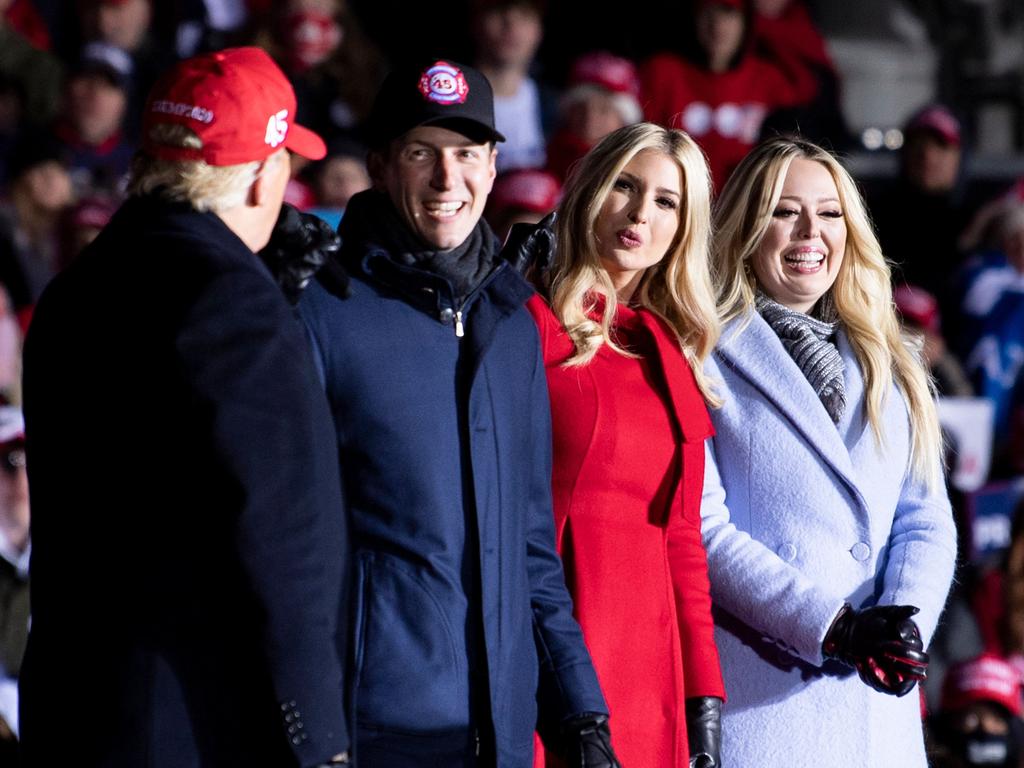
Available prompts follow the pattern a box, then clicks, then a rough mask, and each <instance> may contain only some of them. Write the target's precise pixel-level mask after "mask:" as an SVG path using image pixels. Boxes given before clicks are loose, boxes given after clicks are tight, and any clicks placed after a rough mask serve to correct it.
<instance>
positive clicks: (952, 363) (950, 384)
mask: <svg viewBox="0 0 1024 768" xmlns="http://www.w3.org/2000/svg"><path fill="white" fill-rule="evenodd" d="M893 299H894V300H895V301H896V309H897V310H899V313H900V317H901V318H902V320H903V326H904V328H905V329H906V330H908V331H910V332H912V333H916V334H918V335H920V336H921V340H922V344H923V349H922V352H923V353H924V358H925V362H926V363H927V364H928V369H929V371H930V372H931V374H932V378H933V379H934V381H935V388H936V390H937V392H938V394H939V395H945V396H948V397H971V396H972V395H973V394H974V388H973V387H972V386H971V382H970V381H968V379H967V374H965V373H964V369H963V366H961V365H960V361H959V360H958V359H957V358H956V356H955V355H954V354H953V353H952V352H950V350H949V347H948V346H947V344H946V340H945V338H944V337H943V336H942V327H941V316H940V313H939V302H938V301H937V300H936V299H935V297H934V296H932V295H931V294H930V293H928V291H926V290H924V289H923V288H918V287H916V286H910V285H898V286H896V288H895V290H894V291H893Z"/></svg>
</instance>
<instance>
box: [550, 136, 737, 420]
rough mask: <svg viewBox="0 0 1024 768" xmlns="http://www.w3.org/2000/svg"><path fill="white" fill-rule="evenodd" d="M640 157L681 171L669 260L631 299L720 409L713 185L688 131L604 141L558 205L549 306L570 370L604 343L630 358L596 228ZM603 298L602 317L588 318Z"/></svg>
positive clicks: (585, 160)
mask: <svg viewBox="0 0 1024 768" xmlns="http://www.w3.org/2000/svg"><path fill="white" fill-rule="evenodd" d="M641 152H659V153H661V154H663V155H665V156H667V157H670V158H671V159H672V160H673V161H675V163H676V164H677V165H678V166H679V170H680V172H681V174H682V182H683V183H682V190H681V192H682V195H681V199H680V201H679V203H680V204H679V209H678V210H679V228H678V229H677V230H676V235H675V239H674V240H673V242H672V245H671V246H670V247H669V249H668V252H667V253H666V254H665V257H664V258H663V259H662V260H661V261H659V262H658V263H657V264H655V265H653V266H651V267H649V268H648V269H647V270H646V271H645V272H644V274H643V277H642V278H641V281H640V284H639V286H638V287H637V290H636V293H635V294H634V302H635V303H636V304H637V305H638V306H641V307H645V308H646V309H649V310H650V311H652V312H654V313H655V314H657V315H659V316H660V317H661V318H662V319H663V320H664V321H665V322H666V323H668V325H669V327H670V328H672V329H673V330H674V331H675V333H676V336H677V338H678V340H679V345H680V348H681V349H682V352H683V354H684V355H685V356H686V359H687V360H688V361H689V363H690V366H691V368H693V373H694V376H695V377H696V379H697V385H698V386H699V387H700V390H701V392H702V394H703V395H704V397H705V399H706V400H707V401H708V402H709V403H710V404H712V405H717V404H719V401H718V399H717V397H716V396H715V394H714V392H713V391H712V389H711V388H710V387H709V386H708V382H707V380H706V379H705V377H704V373H703V362H704V360H705V359H706V358H707V356H708V355H709V354H710V353H711V350H712V348H713V347H714V346H715V342H716V341H718V334H719V328H720V326H719V323H718V318H717V316H716V314H715V298H714V290H713V289H712V286H711V272H710V266H709V258H708V256H709V250H710V246H711V226H710V223H711V181H710V176H709V174H708V165H707V161H706V160H705V159H704V154H703V152H701V150H700V148H699V147H698V146H697V144H696V143H695V142H694V141H693V139H691V138H690V137H689V136H688V135H687V134H685V133H684V132H683V131H679V130H670V129H666V128H662V127H660V126H657V125H654V124H652V123H637V124H636V125H629V126H626V127H625V128H620V129H618V130H616V131H613V132H612V133H610V134H608V135H607V136H606V137H605V138H603V139H602V140H601V141H600V142H599V143H598V144H597V146H595V147H594V148H593V149H591V150H590V152H588V153H587V155H586V157H584V158H583V159H582V160H581V161H580V162H579V163H578V164H577V165H576V167H575V169H574V170H573V173H572V175H571V176H570V178H569V181H568V183H567V185H566V190H565V195H564V196H563V198H562V202H561V204H560V205H559V207H558V219H557V221H556V222H555V232H556V236H557V240H558V248H557V254H556V256H555V259H554V263H553V264H552V265H551V268H550V269H549V270H548V272H547V274H546V275H545V277H544V278H543V283H544V285H543V286H542V287H543V288H546V293H547V296H548V297H549V299H550V301H551V308H552V310H553V311H554V313H555V316H556V317H558V319H559V321H560V322H561V323H562V326H563V327H564V328H565V329H566V332H567V333H568V334H569V338H570V339H572V342H573V346H574V347H575V351H574V352H573V354H572V356H571V357H570V358H569V359H568V360H567V361H566V362H565V365H566V366H579V365H586V364H587V363H589V362H590V361H591V360H592V359H593V357H594V355H595V354H597V351H598V349H600V348H601V346H602V345H603V344H607V345H608V346H609V347H611V348H612V349H614V350H615V351H616V352H618V353H619V354H622V355H626V356H632V355H631V353H629V352H627V351H626V350H624V349H623V348H621V347H620V346H619V345H618V344H617V343H616V342H615V339H614V337H613V334H612V331H611V329H612V325H613V323H614V321H615V312H616V306H617V302H616V301H615V287H614V285H613V284H612V280H611V277H610V276H609V275H608V272H607V270H605V268H604V266H603V265H602V263H601V257H600V256H599V255H598V253H599V252H598V244H597V239H596V237H595V235H594V226H595V224H596V222H597V218H598V216H599V215H600V213H601V209H602V207H603V206H604V203H605V200H607V198H608V195H609V193H610V192H611V190H612V187H613V186H614V184H615V181H616V180H617V179H618V178H619V175H620V174H621V173H622V170H623V168H625V167H626V166H627V165H628V164H629V162H630V161H631V160H632V159H633V158H634V157H636V156H637V155H638V154H639V153H641ZM600 297H603V298H604V299H605V301H604V310H603V312H602V313H601V318H600V319H599V320H594V319H592V318H591V313H593V312H594V310H595V309H596V308H597V306H598V303H599V298H600Z"/></svg>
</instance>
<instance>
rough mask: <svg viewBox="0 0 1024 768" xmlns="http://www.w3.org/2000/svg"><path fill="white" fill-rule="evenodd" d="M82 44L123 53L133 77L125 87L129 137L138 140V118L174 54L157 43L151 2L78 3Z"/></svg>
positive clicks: (90, 0)
mask: <svg viewBox="0 0 1024 768" xmlns="http://www.w3.org/2000/svg"><path fill="white" fill-rule="evenodd" d="M78 2H79V19H80V25H81V32H82V43H85V44H88V43H91V42H99V43H104V44H106V45H108V46H111V47H113V48H117V49H119V50H121V51H124V52H125V53H126V54H127V55H128V58H129V60H130V67H129V71H131V72H132V73H133V77H132V79H131V81H130V82H128V83H127V86H128V87H127V89H126V95H127V97H128V106H129V109H128V116H129V121H130V123H129V133H130V135H131V136H132V138H136V137H137V136H138V127H139V126H138V122H137V117H138V116H139V115H141V114H142V106H143V103H144V102H145V99H146V95H147V94H148V93H149V89H150V87H151V86H152V85H153V83H154V82H156V79H157V77H159V76H160V74H161V73H162V72H163V71H164V70H165V69H167V67H169V66H170V65H171V64H172V63H173V61H174V59H175V57H174V54H173V53H172V52H171V51H170V50H168V49H167V47H166V46H165V45H163V44H162V41H161V40H158V39H157V35H156V29H155V25H154V11H155V10H156V9H155V7H154V0H78Z"/></svg>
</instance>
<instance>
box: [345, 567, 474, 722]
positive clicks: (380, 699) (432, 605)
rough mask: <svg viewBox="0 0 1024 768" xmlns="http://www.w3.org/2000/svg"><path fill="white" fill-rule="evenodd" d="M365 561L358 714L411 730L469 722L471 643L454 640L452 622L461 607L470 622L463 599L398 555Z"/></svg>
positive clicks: (359, 627) (358, 653) (359, 625)
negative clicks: (467, 657)
mask: <svg viewBox="0 0 1024 768" xmlns="http://www.w3.org/2000/svg"><path fill="white" fill-rule="evenodd" d="M360 562H361V565H362V574H361V576H362V582H363V583H362V589H361V590H360V595H361V597H360V610H359V616H358V619H357V626H356V632H357V633H358V635H357V637H358V641H357V642H358V647H357V650H356V665H357V682H356V686H357V689H356V690H357V692H356V716H357V719H358V720H359V722H360V723H363V724H366V725H372V726H374V727H375V728H379V729H385V730H393V731H399V732H405V733H425V732H429V731H439V730H447V729H458V728H464V727H466V726H467V725H468V724H469V681H468V671H467V668H466V660H465V650H464V647H465V644H464V642H460V643H456V637H457V635H456V634H455V633H454V632H453V624H454V622H453V620H452V619H453V618H456V617H455V616H453V614H454V613H456V612H461V614H462V616H463V623H464V616H465V609H464V606H465V599H464V597H463V596H462V595H461V594H460V593H458V592H456V591H454V590H451V589H450V588H447V589H446V588H445V585H444V584H443V583H442V582H440V581H439V580H436V579H430V577H429V576H428V574H426V573H425V572H423V571H422V569H418V568H415V567H413V566H411V565H409V564H407V563H404V562H402V561H400V560H397V559H396V558H393V557H388V556H386V555H381V554H379V553H374V554H372V555H368V556H366V557H365V558H361V560H360ZM446 608H447V610H446ZM453 609H460V611H456V610H453Z"/></svg>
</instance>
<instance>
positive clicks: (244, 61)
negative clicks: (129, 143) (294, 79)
mask: <svg viewBox="0 0 1024 768" xmlns="http://www.w3.org/2000/svg"><path fill="white" fill-rule="evenodd" d="M295 107H296V101H295V91H294V90H293V89H292V86H291V83H289V82H288V78H287V77H285V75H284V73H283V72H282V71H281V69H280V68H279V67H278V66H277V64H275V63H274V61H273V60H272V59H271V58H270V56H268V55H267V53H266V52H265V51H264V50H262V49H261V48H256V47H252V46H248V47H243V48H226V49H224V50H222V51H215V52H213V53H206V54H202V55H200V56H196V57H194V58H191V59H186V60H185V61H182V62H179V63H178V64H177V65H176V66H175V67H174V68H173V69H171V71H170V72H168V73H167V74H165V75H164V76H163V77H162V78H160V80H159V81H158V82H157V84H156V85H155V86H153V90H152V91H151V92H150V94H149V99H148V101H147V103H146V108H145V113H144V115H143V135H144V137H145V138H144V139H143V148H144V149H145V151H146V152H147V153H149V154H151V155H153V156H155V157H158V158H161V159H164V160H175V161H177V160H203V161H205V162H206V163H208V164H210V165H218V166H222V165H238V164H240V163H248V162H253V161H257V160H263V159H265V158H267V157H269V156H270V155H271V154H273V153H274V152H276V151H277V150H278V149H280V148H281V147H286V148H287V149H290V150H291V151H292V152H295V153H297V154H299V155H302V156H303V157H306V158H309V159H310V160H319V159H320V158H322V157H323V156H324V155H325V154H326V153H327V147H326V146H325V145H324V141H323V139H321V138H320V137H319V136H317V135H316V134H315V133H314V132H313V131H311V130H309V129H308V128H305V127H303V126H301V125H299V124H298V123H296V122H294V120H295ZM159 124H175V125H183V126H185V127H187V128H190V129H191V130H192V131H194V132H195V134H196V135H197V136H198V137H199V138H200V140H202V142H203V146H202V148H200V149H196V148H185V147H169V146H165V145H161V144H157V143H155V142H153V141H151V140H150V139H149V138H148V134H149V130H150V129H151V128H152V127H154V126H156V125H159Z"/></svg>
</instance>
